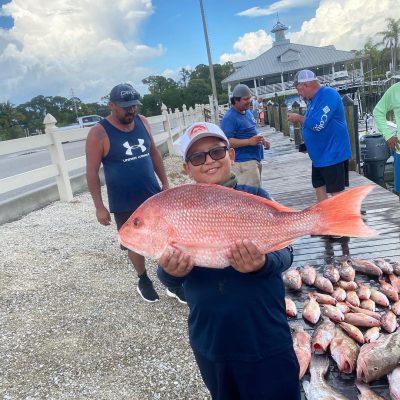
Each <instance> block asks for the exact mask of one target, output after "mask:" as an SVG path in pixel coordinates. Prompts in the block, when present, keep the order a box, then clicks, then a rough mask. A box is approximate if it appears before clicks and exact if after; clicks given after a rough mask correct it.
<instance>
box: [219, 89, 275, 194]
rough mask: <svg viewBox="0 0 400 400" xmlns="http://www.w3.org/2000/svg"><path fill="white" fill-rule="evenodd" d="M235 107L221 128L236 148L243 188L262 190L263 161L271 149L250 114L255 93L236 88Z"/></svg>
mask: <svg viewBox="0 0 400 400" xmlns="http://www.w3.org/2000/svg"><path fill="white" fill-rule="evenodd" d="M231 104H232V107H231V108H230V109H229V110H228V111H227V112H226V113H225V115H224V118H223V119H222V121H221V129H222V130H223V131H224V133H225V135H226V137H227V138H228V139H229V144H230V146H231V147H232V148H234V149H235V164H234V165H233V171H234V173H235V175H236V178H237V180H238V183H239V184H240V185H250V186H256V187H261V169H262V166H261V160H262V159H263V158H264V148H265V149H269V147H270V144H269V142H268V140H266V139H265V138H264V137H263V136H262V135H258V129H257V121H256V119H255V118H254V115H253V113H252V112H251V111H250V106H251V91H250V89H249V88H248V86H246V85H243V84H239V85H236V86H235V88H234V89H233V92H232V97H231Z"/></svg>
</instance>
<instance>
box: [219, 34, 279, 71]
mask: <svg viewBox="0 0 400 400" xmlns="http://www.w3.org/2000/svg"><path fill="white" fill-rule="evenodd" d="M272 41H273V40H272V36H271V35H269V34H268V33H267V32H265V31H264V30H263V29H260V30H258V31H257V32H248V33H245V34H244V35H243V36H241V37H239V39H238V40H237V41H236V42H235V43H234V45H233V48H234V49H235V50H237V52H236V53H224V54H222V55H221V56H220V58H219V63H220V64H223V63H226V62H227V61H232V62H237V61H244V60H250V59H252V58H255V57H257V56H258V55H260V54H261V53H263V52H264V51H267V50H268V49H269V48H270V47H271V45H272Z"/></svg>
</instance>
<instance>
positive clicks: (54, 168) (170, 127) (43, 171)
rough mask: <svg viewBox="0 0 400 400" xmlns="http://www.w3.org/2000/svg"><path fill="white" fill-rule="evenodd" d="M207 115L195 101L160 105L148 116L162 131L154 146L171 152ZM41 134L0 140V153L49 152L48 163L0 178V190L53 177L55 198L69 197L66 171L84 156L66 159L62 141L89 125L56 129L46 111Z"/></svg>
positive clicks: (83, 162)
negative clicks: (172, 106)
mask: <svg viewBox="0 0 400 400" xmlns="http://www.w3.org/2000/svg"><path fill="white" fill-rule="evenodd" d="M206 115H209V108H208V106H204V105H196V106H195V108H194V109H193V108H192V107H190V108H189V110H187V109H186V106H185V105H183V111H179V110H178V109H176V110H175V111H174V112H172V110H171V109H170V110H169V111H168V110H167V107H166V106H165V105H163V107H162V114H161V115H157V116H154V117H149V118H148V120H149V122H150V125H154V124H162V126H163V131H162V132H160V133H158V134H157V135H155V137H154V140H155V143H156V146H157V147H158V148H160V147H162V146H164V145H165V144H166V145H167V152H168V153H169V154H174V148H173V142H174V140H176V139H177V138H178V137H179V136H180V135H182V132H183V131H184V130H185V129H186V128H187V127H188V126H189V125H190V124H192V123H193V122H196V121H204V120H205V116H206ZM43 123H44V125H45V134H43V135H38V136H32V137H28V138H21V139H14V140H7V141H2V142H0V156H3V155H7V154H12V153H17V152H30V151H34V150H36V149H39V148H43V147H47V148H48V149H49V151H50V155H51V162H52V163H51V164H50V165H47V166H45V167H42V168H37V169H34V170H31V171H28V172H24V173H21V174H17V175H13V176H9V177H6V178H3V179H0V194H4V193H7V192H10V191H12V190H15V189H20V188H23V187H25V186H27V185H31V184H33V183H37V182H40V181H43V180H45V179H48V178H55V179H56V183H57V188H58V194H59V198H60V200H62V201H71V200H72V199H73V192H72V188H71V181H70V174H69V173H70V172H71V171H74V170H76V169H79V168H83V167H85V166H86V157H85V156H82V157H77V158H73V159H70V160H66V158H65V155H64V151H63V145H62V143H63V142H66V141H69V142H72V141H76V140H85V139H86V136H87V134H88V132H89V130H90V128H79V129H71V130H62V131H61V130H58V128H57V126H56V124H57V121H56V119H55V118H54V117H53V116H52V115H51V114H47V115H46V116H45V118H44V121H43Z"/></svg>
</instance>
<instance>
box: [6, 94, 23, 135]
mask: <svg viewBox="0 0 400 400" xmlns="http://www.w3.org/2000/svg"><path fill="white" fill-rule="evenodd" d="M24 121H25V116H24V115H23V114H22V113H21V112H20V111H18V109H17V108H15V107H14V106H13V105H12V104H11V103H10V102H8V101H7V102H5V103H0V140H9V139H17V138H19V137H23V136H25V133H24V129H23V123H24Z"/></svg>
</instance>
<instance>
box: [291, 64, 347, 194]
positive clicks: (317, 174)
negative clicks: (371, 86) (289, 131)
mask: <svg viewBox="0 0 400 400" xmlns="http://www.w3.org/2000/svg"><path fill="white" fill-rule="evenodd" d="M294 86H295V87H296V89H297V91H298V93H299V95H300V96H301V97H303V99H304V100H306V101H307V102H308V103H307V112H306V114H305V116H302V115H299V114H295V113H290V114H288V120H289V121H290V122H292V123H300V124H301V125H302V131H303V139H304V143H305V145H306V147H307V151H308V154H309V156H310V158H311V161H312V176H311V180H312V185H313V187H314V189H315V193H316V196H317V201H322V200H325V199H327V198H328V196H329V195H332V196H334V195H335V194H337V193H339V192H341V191H343V190H344V189H345V187H346V186H349V169H348V160H349V158H350V156H351V147H350V138H349V133H348V130H347V124H346V119H345V115H344V107H343V103H342V99H341V98H340V95H339V93H338V92H337V91H336V90H335V89H332V88H330V87H325V86H321V84H320V83H319V81H318V79H317V77H316V76H315V74H314V72H312V71H310V70H307V69H305V70H302V71H299V72H297V74H296V76H295V79H294Z"/></svg>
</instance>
